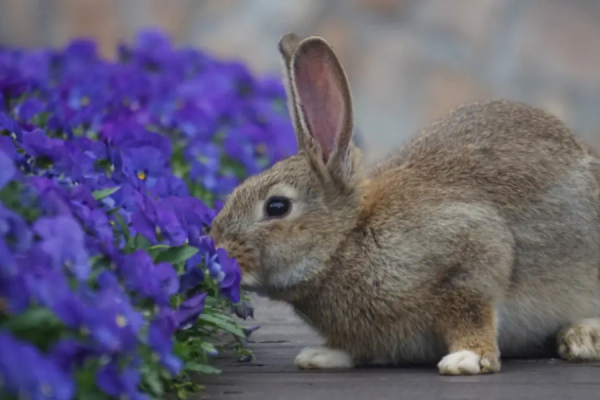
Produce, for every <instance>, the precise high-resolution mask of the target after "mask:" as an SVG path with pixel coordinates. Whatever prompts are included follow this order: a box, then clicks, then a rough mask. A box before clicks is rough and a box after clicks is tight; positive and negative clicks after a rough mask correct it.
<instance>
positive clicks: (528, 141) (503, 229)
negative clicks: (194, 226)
mask: <svg viewBox="0 0 600 400" xmlns="http://www.w3.org/2000/svg"><path fill="white" fill-rule="evenodd" d="M278 49H279V53H280V55H281V59H282V61H283V70H284V83H285V86H286V90H287V94H288V102H289V110H290V117H291V120H292V122H293V124H294V128H295V131H296V137H297V143H298V153H297V154H295V155H293V156H291V157H289V158H286V159H284V160H282V161H280V162H278V163H276V164H274V165H273V166H272V167H271V168H270V169H268V170H266V171H264V172H262V173H260V174H258V175H255V176H251V177H249V178H247V179H246V180H245V181H244V182H242V183H241V184H240V185H239V186H238V187H237V188H236V189H235V190H234V191H233V192H232V194H231V195H230V197H229V198H228V199H227V200H226V201H225V204H224V205H223V208H222V209H221V211H220V212H219V213H218V215H217V216H216V217H215V219H214V222H213V224H212V227H211V230H210V235H211V236H212V237H213V238H214V240H215V243H216V244H217V246H219V247H222V248H224V249H225V250H226V251H227V252H228V253H229V254H230V255H231V256H232V257H235V258H236V259H237V261H238V263H239V265H240V269H241V272H242V287H243V288H244V289H246V290H248V291H255V292H258V293H262V294H264V295H266V296H268V297H270V298H271V299H273V300H275V301H282V302H285V303H287V304H289V305H291V307H292V308H293V309H294V310H295V312H296V314H297V315H298V316H299V317H300V318H302V319H304V320H305V321H306V322H307V323H308V324H310V325H311V326H312V327H313V328H314V329H315V330H316V331H317V332H318V333H319V334H320V335H321V336H322V337H323V339H324V341H325V344H324V345H323V346H316V347H308V348H305V349H303V350H302V351H301V352H300V353H299V354H298V356H297V357H296V359H295V362H294V363H295V365H296V366H297V367H298V368H300V369H347V368H355V367H360V366H364V365H367V364H372V363H378V364H388V365H396V366H400V365H422V366H431V367H434V366H436V367H437V370H438V371H439V373H441V374H443V375H474V374H485V373H496V372H499V371H500V369H501V357H500V356H501V355H502V357H541V356H547V355H553V354H554V355H555V354H558V355H559V356H560V357H562V358H563V359H566V360H568V361H572V362H591V361H597V360H600V283H599V281H600V220H599V219H600V214H599V211H600V162H599V158H597V157H596V156H595V155H594V154H593V152H592V151H591V148H589V147H587V146H586V145H585V144H583V143H582V141H580V139H578V138H576V137H575V136H574V135H572V134H571V133H570V131H569V130H568V129H567V128H566V127H565V126H564V125H563V123H561V121H559V120H558V119H557V118H555V117H553V116H551V115H548V114H547V113H546V112H544V111H542V110H539V109H536V108H533V107H530V106H527V105H525V104H521V103H517V102H511V101H506V100H487V101H484V102H479V103H472V104H467V105H463V106H461V107H459V108H457V109H455V110H454V111H452V112H450V113H449V114H448V115H447V116H445V117H444V118H442V119H440V120H438V121H437V122H434V123H433V124H431V125H430V126H428V127H426V128H425V129H423V130H422V131H420V133H418V134H417V135H416V136H414V137H412V138H410V139H409V140H408V141H407V142H406V143H405V144H404V145H403V146H402V147H401V148H400V149H399V150H398V151H396V152H395V153H393V154H392V155H391V156H389V157H388V158H386V159H384V160H383V161H381V162H380V163H379V164H377V165H375V166H373V167H372V168H370V169H367V168H366V167H365V165H364V163H363V161H362V156H361V152H360V151H359V150H358V149H357V148H356V147H355V145H354V144H353V140H352V132H353V108H352V107H353V105H352V98H351V92H350V88H349V84H348V79H347V76H346V73H345V71H344V69H343V67H342V65H341V64H340V61H339V59H338V57H337V56H336V54H335V53H334V50H333V48H332V47H331V45H329V44H328V43H327V41H326V40H325V39H323V38H321V37H318V36H310V37H306V38H304V39H301V38H300V37H298V36H297V35H295V34H293V33H289V34H286V35H284V36H282V37H281V39H280V41H279V44H278ZM365 140H366V141H367V142H368V140H369V138H368V135H365Z"/></svg>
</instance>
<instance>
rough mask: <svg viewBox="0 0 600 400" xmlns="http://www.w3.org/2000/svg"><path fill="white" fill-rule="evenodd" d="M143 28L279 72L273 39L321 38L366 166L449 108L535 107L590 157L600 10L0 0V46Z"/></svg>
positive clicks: (599, 74) (584, 5)
mask: <svg viewBox="0 0 600 400" xmlns="http://www.w3.org/2000/svg"><path fill="white" fill-rule="evenodd" d="M144 26H158V27H162V28H163V29H165V30H167V31H168V32H169V33H170V34H171V35H172V36H173V38H174V39H175V40H176V41H177V42H179V43H186V44H193V45H197V46H201V47H202V48H205V49H208V50H210V51H212V52H215V53H217V54H218V55H221V56H223V57H230V58H239V59H242V60H243V61H245V62H247V63H248V64H249V65H250V66H251V68H252V69H253V70H254V71H256V72H258V73H264V72H279V69H280V61H279V58H278V54H277V51H276V44H277V41H278V39H279V37H280V36H281V35H282V34H283V33H285V32H287V31H294V32H296V33H298V34H301V35H308V34H317V35H321V36H324V37H325V38H326V39H327V40H328V41H329V42H330V43H331V44H332V45H333V46H334V48H335V49H336V50H337V52H338V54H339V56H340V58H341V60H342V62H343V64H344V65H345V67H346V69H347V72H348V75H349V77H350V81H351V87H352V91H353V93H354V96H355V99H356V118H357V125H358V127H359V129H360V130H361V131H363V132H364V136H365V137H366V146H367V148H368V150H369V152H368V155H369V158H370V160H373V159H375V158H378V157H380V156H382V155H384V154H386V153H387V152H388V151H390V150H391V149H393V148H394V147H395V146H397V145H398V144H400V143H401V142H402V141H404V140H405V139H406V137H407V136H408V135H410V134H412V133H414V132H415V131H416V130H417V129H418V128H419V127H420V126H422V125H423V124H425V123H427V122H429V121H431V120H432V119H434V118H437V117H439V116H441V115H443V114H444V113H447V112H448V111H450V110H451V109H453V108H455V107H456V106H458V105H460V104H462V103H465V102H468V101H472V100H481V99H487V98H498V97H503V98H509V99H513V100H518V101H524V102H527V103H529V104H532V105H536V106H538V107H542V108H544V109H546V110H548V111H550V112H552V113H554V114H556V115H557V116H559V117H560V118H562V119H563V120H565V121H566V122H567V123H568V124H569V125H570V126H571V127H572V128H573V130H575V131H576V132H577V133H579V134H581V135H583V136H584V137H585V138H587V140H588V142H590V143H592V144H593V145H594V146H596V147H598V148H600V0H321V1H318V0H0V42H3V43H10V44H15V45H22V46H38V45H47V44H51V45H62V44H64V43H65V42H66V41H68V39H69V38H71V37H73V36H82V35H83V36H92V37H94V38H96V39H98V40H99V42H100V48H101V51H102V52H103V53H104V54H105V55H106V56H107V57H110V56H111V55H112V51H113V49H114V48H115V46H116V44H117V43H118V42H119V41H121V40H128V39H130V38H131V36H132V35H133V34H134V32H135V31H136V30H137V29H138V28H140V27H144Z"/></svg>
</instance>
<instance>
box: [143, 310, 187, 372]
mask: <svg viewBox="0 0 600 400" xmlns="http://www.w3.org/2000/svg"><path fill="white" fill-rule="evenodd" d="M176 330H177V325H176V319H175V313H174V312H173V311H172V310H171V309H163V310H161V312H160V313H159V314H158V316H157V317H156V318H155V319H154V321H152V323H151V324H150V328H149V329H148V343H149V345H150V347H151V348H152V350H154V351H155V352H157V353H158V355H159V356H160V360H161V364H162V365H163V366H164V367H165V368H166V369H167V370H168V371H169V372H170V373H171V374H172V375H178V374H179V373H180V372H181V370H182V368H183V363H182V361H181V360H180V359H179V357H177V356H175V355H173V354H172V349H173V334H174V333H175V331H176Z"/></svg>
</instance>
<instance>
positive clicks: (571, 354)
mask: <svg viewBox="0 0 600 400" xmlns="http://www.w3.org/2000/svg"><path fill="white" fill-rule="evenodd" d="M558 354H559V355H560V356H561V357H562V358H563V359H565V360H567V361H571V362H590V361H600V318H590V319H585V320H583V321H581V322H579V323H577V324H574V325H571V326H569V327H567V328H565V329H563V330H562V331H561V332H560V333H559V335H558Z"/></svg>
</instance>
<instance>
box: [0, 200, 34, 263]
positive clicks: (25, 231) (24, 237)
mask: <svg viewBox="0 0 600 400" xmlns="http://www.w3.org/2000/svg"><path fill="white" fill-rule="evenodd" d="M0 238H3V239H4V240H8V242H5V243H6V244H7V245H8V243H11V245H10V247H11V248H12V249H13V251H15V252H23V251H25V250H27V249H28V248H30V247H31V245H32V243H33V234H32V232H31V230H30V229H29V226H27V223H26V222H25V221H24V220H23V218H22V217H21V216H20V215H18V214H16V213H15V212H13V211H10V210H7V209H6V208H4V206H3V205H2V203H0Z"/></svg>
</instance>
